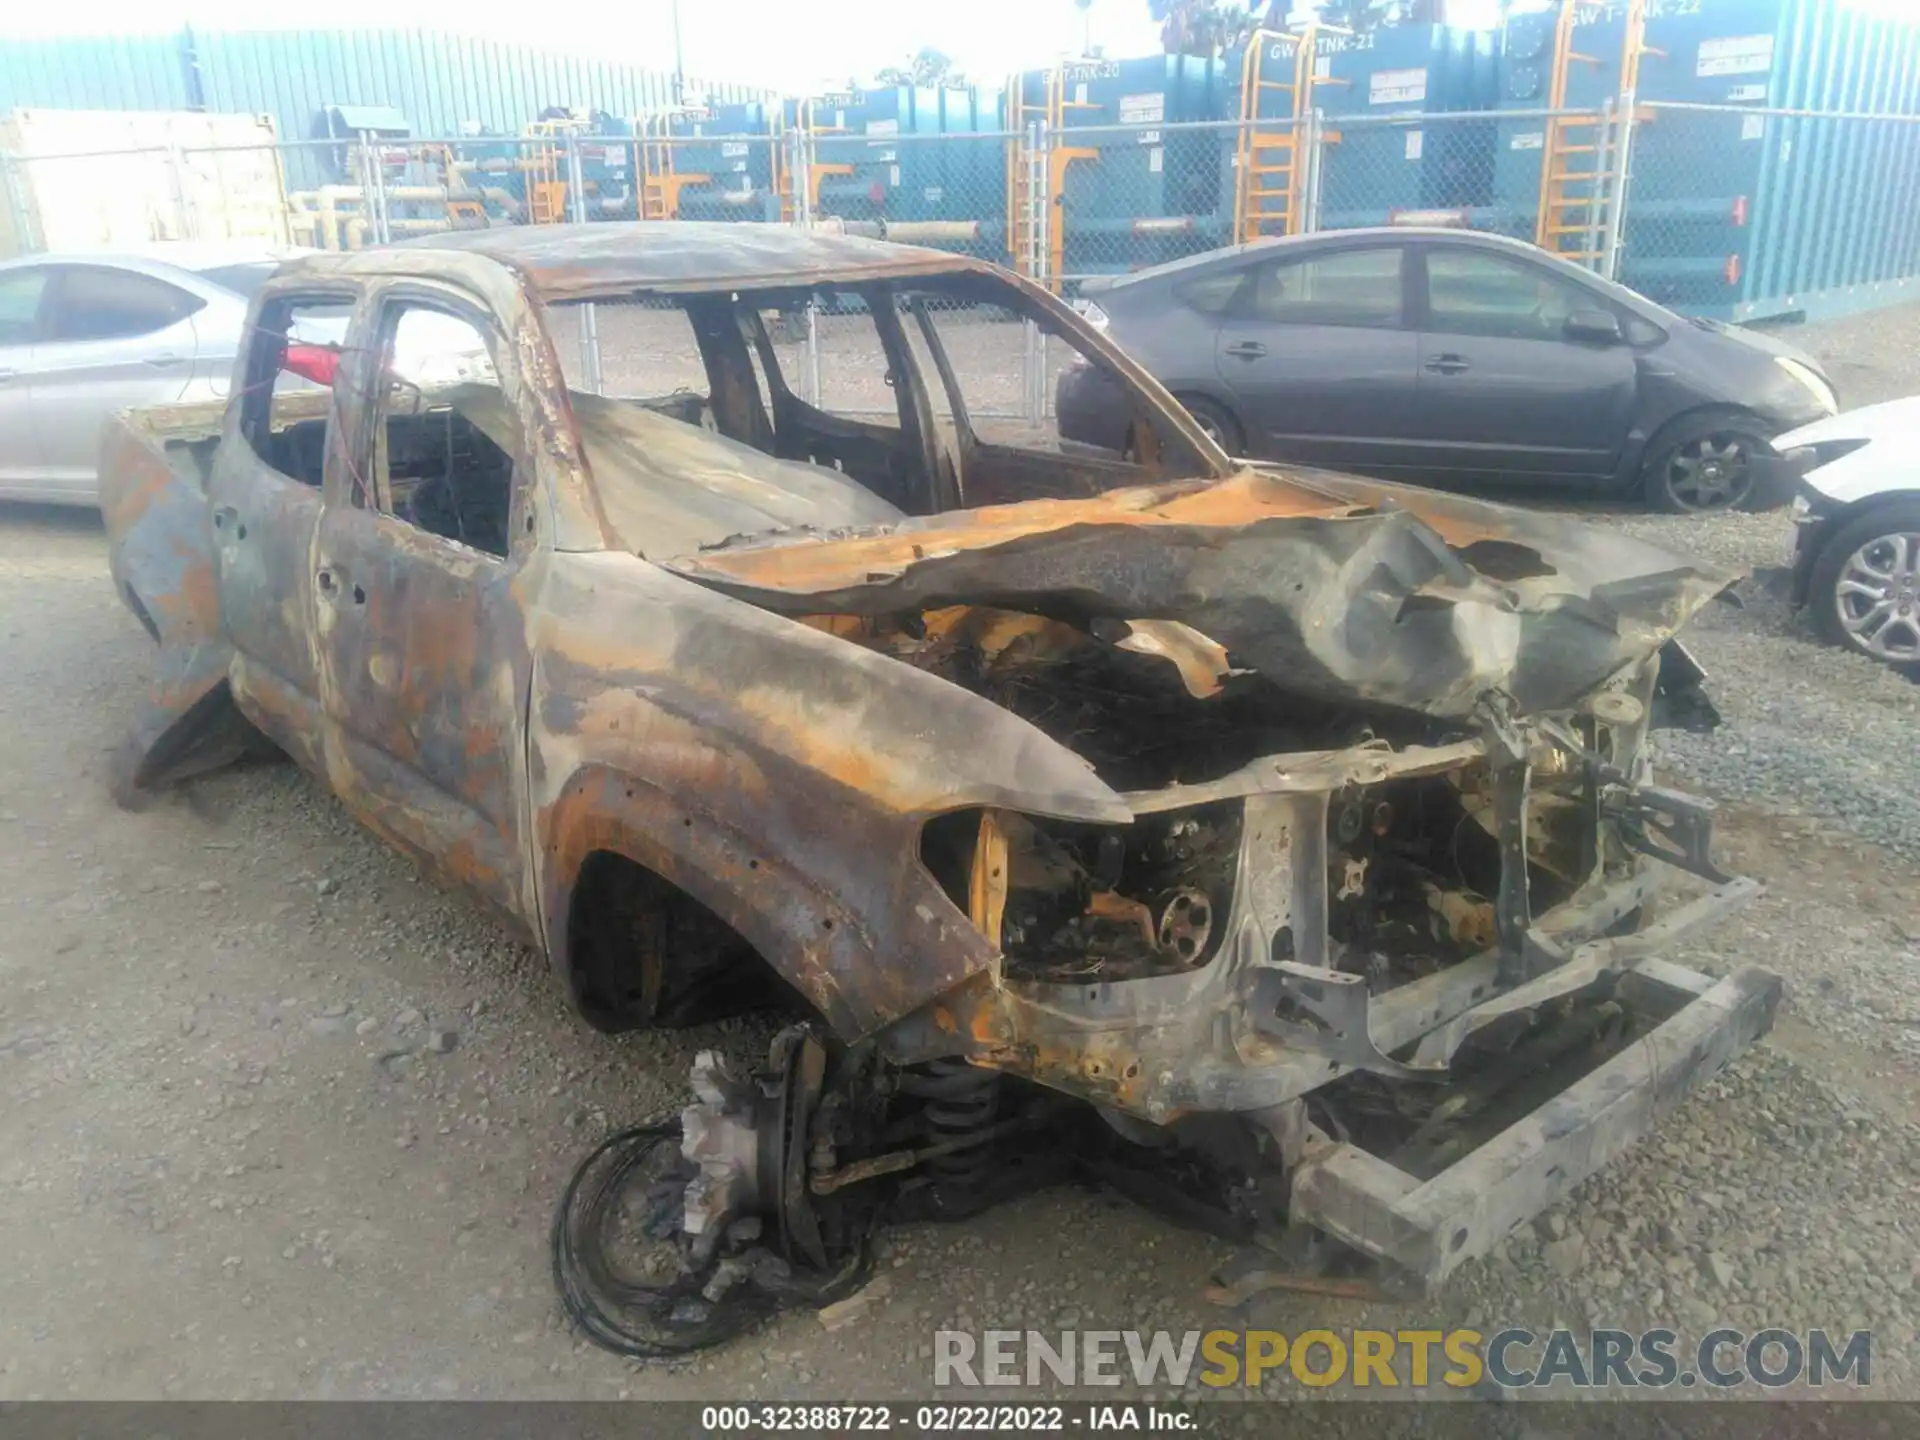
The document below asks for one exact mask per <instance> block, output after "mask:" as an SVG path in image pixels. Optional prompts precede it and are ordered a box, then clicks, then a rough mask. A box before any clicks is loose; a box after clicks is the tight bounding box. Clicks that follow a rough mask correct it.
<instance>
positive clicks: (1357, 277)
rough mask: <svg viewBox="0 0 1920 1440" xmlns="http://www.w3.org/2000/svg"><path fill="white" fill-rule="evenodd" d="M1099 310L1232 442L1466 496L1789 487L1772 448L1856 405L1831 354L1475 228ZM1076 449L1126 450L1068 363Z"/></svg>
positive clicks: (1264, 247)
mask: <svg viewBox="0 0 1920 1440" xmlns="http://www.w3.org/2000/svg"><path fill="white" fill-rule="evenodd" d="M1081 294H1082V309H1083V312H1084V313H1085V314H1086V316H1087V318H1088V319H1090V320H1091V321H1093V323H1094V324H1095V325H1096V326H1099V327H1101V328H1104V329H1105V330H1106V331H1107V332H1108V334H1109V335H1110V336H1111V337H1112V338H1113V339H1115V340H1116V341H1118V342H1119V343H1120V344H1121V345H1122V346H1123V347H1125V348H1126V349H1127V350H1128V351H1129V352H1131V353H1132V355H1133V356H1134V357H1135V358H1136V359H1138V360H1139V361H1140V362H1141V363H1142V364H1143V365H1145V366H1146V368H1147V369H1148V370H1150V371H1151V372H1152V373H1153V375H1154V376H1155V378H1157V379H1158V380H1159V381H1160V382H1161V383H1162V384H1164V385H1165V386H1166V387H1167V388H1168V389H1169V390H1171V391H1173V392H1174V394H1175V395H1177V396H1178V397H1179V398H1180V400H1181V401H1182V402H1183V403H1184V404H1185V405H1186V407H1187V409H1188V410H1189V411H1191V412H1192V414H1193V416H1194V418H1195V419H1196V420H1198V421H1199V422H1200V424H1201V425H1202V427H1203V428H1205V429H1206V430H1208V431H1209V432H1210V433H1211V434H1212V435H1213V437H1214V438H1215V439H1217V440H1218V441H1220V443H1221V444H1222V445H1223V446H1224V447H1225V448H1226V449H1228V450H1229V451H1231V452H1234V453H1239V454H1245V455H1250V456H1256V457H1261V458H1270V459H1280V460H1291V461H1296V462H1305V463H1310V464H1316V465H1323V466H1326V467H1328V468H1330V469H1336V470H1347V471H1354V472H1358V473H1361V474H1370V475H1379V476H1382V477H1385V478H1388V479H1399V480H1413V481H1418V482H1423V483H1428V484H1436V485H1443V486H1448V487H1457V486H1465V485H1469V484H1472V483H1475V482H1481V481H1516V482H1523V483H1535V484H1537V483H1542V482H1544V483H1549V484H1560V483H1565V484H1567V485H1570V486H1572V485H1578V486H1581V487H1585V488H1588V489H1594V490H1602V491H1611V492H1614V493H1619V494H1626V493H1633V492H1638V493H1640V494H1642V495H1644V496H1645V499H1646V501H1647V503H1648V504H1650V505H1652V506H1654V507H1655V508H1657V509H1663V510H1679V511H1702V510H1720V509H1727V508H1731V507H1735V506H1739V507H1744V508H1749V509H1762V508H1766V507H1768V506H1770V505H1775V504H1782V503H1785V501H1786V500H1787V499H1788V498H1789V497H1790V495H1791V493H1792V480H1793V475H1792V473H1791V472H1792V467H1791V466H1790V465H1789V464H1788V462H1786V461H1784V460H1782V459H1781V458H1780V457H1779V456H1778V455H1777V454H1776V453H1775V451H1774V449H1773V447H1772V445H1771V444H1770V441H1771V439H1772V437H1773V436H1775V435H1778V434H1781V433H1783V432H1785V431H1787V430H1790V429H1793V428H1795V427H1796V426H1800V425H1805V424H1809V423H1811V422H1812V421H1814V420H1818V419H1821V418H1823V417H1825V416H1827V415H1831V414H1833V413H1834V412H1835V410H1836V409H1837V408H1838V400H1837V397H1836V396H1835V394H1834V390H1833V386H1832V383H1831V382H1830V381H1829V380H1828V378H1827V377H1826V375H1825V374H1824V373H1823V372H1822V371H1821V369H1820V366H1819V363H1818V362H1817V361H1815V360H1814V359H1813V358H1811V357H1810V356H1808V355H1805V354H1803V353H1801V352H1800V351H1798V350H1795V349H1794V348H1792V347H1791V346H1788V345H1785V344H1782V343H1781V342H1779V341H1778V340H1775V339H1773V338H1772V337H1771V336H1768V335H1764V334H1760V333H1757V332H1754V331H1750V330H1742V329H1737V328H1735V327H1733V326H1728V325H1721V324H1718V323H1716V322H1712V321H1706V320H1690V319H1687V318H1685V317H1683V316H1680V315H1676V314H1674V313H1673V312H1672V311H1669V310H1665V309H1663V308H1661V307H1660V306H1658V305H1656V304H1654V303H1653V302H1652V301H1650V300H1647V299H1646V298H1644V297H1643V296H1640V295H1636V294H1634V293H1633V292H1632V291H1631V290H1628V289H1626V288H1624V287H1623V286H1620V285H1616V284H1613V283H1612V282H1611V281H1607V280H1603V279H1601V278H1599V277H1598V276H1596V275H1594V274H1592V273H1591V272H1589V271H1586V270H1583V269H1580V268H1579V267H1577V266H1574V265H1571V264H1569V263H1567V262H1566V261H1564V260H1560V259H1558V258H1556V257H1554V256H1552V255H1549V254H1547V253H1546V252H1545V251H1543V250H1540V249H1538V248H1537V247H1535V246H1532V245H1527V244H1524V243H1522V242H1520V241H1517V240H1510V239H1506V238H1504V237H1501V236H1497V235H1484V234H1479V233H1475V232H1472V231H1464V230H1439V229H1415V228H1394V229H1374V230H1350V231H1341V232H1336V233H1331V234H1323V235H1313V236H1305V237H1298V238H1293V239H1285V240H1266V241H1259V242H1255V243H1253V244H1249V245H1242V246H1238V247H1235V248H1232V249H1228V250H1218V251H1213V252H1210V253H1209V254H1206V255H1201V256H1196V257H1194V258H1193V259H1189V260H1181V261H1177V262H1175V263H1173V264H1170V265H1162V266H1157V267H1155V268H1154V269H1151V270H1143V271H1140V272H1138V273H1136V274H1133V275H1127V276H1121V277H1116V278H1112V279H1104V278H1103V279H1098V280H1091V281H1088V282H1086V283H1085V284H1084V286H1083V287H1082V292H1081ZM1055 402H1056V407H1057V410H1058V414H1059V424H1060V434H1061V437H1062V438H1063V439H1065V440H1068V441H1079V442H1083V443H1086V444H1091V445H1097V446H1100V447H1102V448H1107V449H1113V448H1118V447H1119V446H1120V445H1122V444H1123V443H1124V441H1123V437H1122V427H1123V426H1124V423H1125V421H1124V415H1125V412H1124V411H1123V410H1122V409H1120V408H1119V407H1118V406H1117V405H1116V403H1115V397H1113V396H1111V395H1109V394H1108V393H1107V392H1106V388H1105V386H1104V385H1103V383H1102V381H1101V378H1100V376H1099V374H1098V373H1097V372H1095V371H1093V370H1091V369H1090V368H1088V367H1084V366H1069V367H1068V368H1067V369H1065V370H1064V371H1062V372H1061V374H1060V376H1059V378H1058V381H1057V384H1056V394H1055Z"/></svg>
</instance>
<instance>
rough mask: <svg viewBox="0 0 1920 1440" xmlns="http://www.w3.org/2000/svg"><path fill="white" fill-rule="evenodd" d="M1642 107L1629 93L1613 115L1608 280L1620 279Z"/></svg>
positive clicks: (1603, 250)
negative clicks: (1637, 122)
mask: <svg viewBox="0 0 1920 1440" xmlns="http://www.w3.org/2000/svg"><path fill="white" fill-rule="evenodd" d="M1608 103H1609V104H1611V103H1612V102H1611V101H1609V102H1608ZM1639 108H1640V105H1639V101H1638V100H1636V99H1635V98H1634V93H1633V91H1631V90H1629V91H1627V92H1626V93H1625V94H1623V95H1622V96H1621V97H1620V108H1619V110H1618V111H1617V112H1616V113H1615V114H1614V116H1613V137H1614V146H1613V168H1612V170H1611V171H1610V172H1609V173H1608V174H1607V176H1606V178H1605V181H1604V183H1605V185H1606V187H1607V205H1606V216H1607V223H1606V228H1605V230H1604V231H1603V233H1602V239H1601V242H1600V245H1599V250H1600V259H1599V266H1598V268H1599V271H1600V274H1601V275H1602V276H1604V277H1605V278H1606V279H1608V280H1618V279H1619V278H1620V250H1621V246H1622V244H1623V243H1624V240H1623V237H1624V236H1625V234H1626V225H1627V192H1628V188H1629V181H1630V180H1631V178H1632V176H1633V133H1634V122H1635V120H1636V118H1637V112H1638V111H1639Z"/></svg>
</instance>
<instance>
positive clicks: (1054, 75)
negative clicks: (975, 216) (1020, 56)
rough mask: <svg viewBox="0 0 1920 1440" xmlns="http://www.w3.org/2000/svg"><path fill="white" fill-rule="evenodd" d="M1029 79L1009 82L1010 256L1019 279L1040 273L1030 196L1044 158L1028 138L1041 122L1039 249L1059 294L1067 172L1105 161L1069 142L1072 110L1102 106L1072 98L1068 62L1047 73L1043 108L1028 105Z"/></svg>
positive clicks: (1017, 77)
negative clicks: (1076, 166)
mask: <svg viewBox="0 0 1920 1440" xmlns="http://www.w3.org/2000/svg"><path fill="white" fill-rule="evenodd" d="M1024 79H1025V77H1023V76H1020V75H1015V76H1013V77H1012V78H1011V79H1010V80H1008V81H1007V129H1009V130H1011V131H1013V132H1014V133H1013V135H1012V136H1011V137H1010V138H1009V139H1008V141H1007V254H1008V256H1009V257H1010V258H1011V260H1012V262H1013V268H1014V269H1015V270H1016V271H1018V272H1019V273H1020V274H1022V275H1032V274H1033V273H1034V272H1035V270H1036V268H1037V266H1036V264H1035V260H1034V249H1035V248H1036V247H1035V237H1034V235H1033V233H1032V230H1031V226H1032V220H1033V217H1032V214H1031V211H1032V209H1033V206H1032V204H1031V203H1030V199H1029V196H1030V192H1031V189H1032V186H1033V184H1034V183H1035V179H1036V177H1035V175H1034V171H1035V169H1036V167H1037V166H1038V163H1039V157H1038V156H1036V155H1035V154H1034V151H1033V144H1032V136H1031V135H1029V134H1028V132H1027V127H1028V126H1029V125H1030V124H1032V123H1033V122H1034V121H1035V120H1039V121H1040V122H1041V124H1042V128H1043V130H1044V131H1045V134H1044V135H1043V145H1044V149H1045V154H1046V173H1045V175H1044V176H1043V177H1037V178H1038V183H1039V184H1040V186H1041V188H1042V190H1043V192H1044V193H1043V194H1042V196H1041V205H1042V208H1043V212H1044V213H1043V214H1042V215H1041V217H1040V234H1039V237H1038V240H1039V246H1040V247H1042V248H1044V250H1045V252H1046V260H1045V265H1046V278H1047V284H1048V286H1049V288H1051V289H1054V290H1058V289H1059V288H1060V275H1061V272H1062V271H1063V270H1065V268H1066V252H1067V227H1066V213H1065V205H1066V192H1067V167H1068V166H1070V165H1072V164H1073V163H1074V162H1075V161H1078V160H1098V159H1099V158H1100V152H1099V151H1098V150H1096V149H1093V148H1092V147H1090V146H1085V145H1068V144H1066V143H1065V141H1066V123H1067V111H1069V110H1097V109H1099V108H1100V107H1099V106H1098V105H1096V104H1094V103H1093V102H1092V101H1090V100H1089V101H1081V100H1069V99H1068V98H1067V66H1066V62H1065V61H1062V62H1060V63H1059V64H1057V65H1055V66H1054V67H1053V69H1051V70H1049V71H1048V72H1047V79H1046V85H1045V89H1044V99H1043V101H1042V104H1041V105H1040V106H1033V105H1029V104H1028V103H1027V100H1026V86H1025V83H1024ZM1036 111H1037V112H1038V113H1035V112H1036Z"/></svg>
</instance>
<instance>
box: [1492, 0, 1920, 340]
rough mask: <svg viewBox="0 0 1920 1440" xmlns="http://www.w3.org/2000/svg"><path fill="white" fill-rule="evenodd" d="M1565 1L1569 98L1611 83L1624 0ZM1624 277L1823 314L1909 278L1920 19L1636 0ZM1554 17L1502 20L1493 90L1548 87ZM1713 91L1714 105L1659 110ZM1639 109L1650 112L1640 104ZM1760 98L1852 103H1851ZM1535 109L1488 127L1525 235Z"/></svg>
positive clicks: (1874, 12) (1530, 207)
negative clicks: (1639, 4) (1497, 132)
mask: <svg viewBox="0 0 1920 1440" xmlns="http://www.w3.org/2000/svg"><path fill="white" fill-rule="evenodd" d="M1569 3H1572V4H1574V14H1575V24H1574V27H1573V33H1572V44H1571V49H1572V51H1573V52H1574V53H1575V54H1576V55H1579V56H1584V57H1589V58H1588V59H1585V60H1579V61H1575V62H1574V63H1573V64H1572V65H1571V66H1569V68H1568V71H1567V104H1568V105H1569V106H1571V107H1577V108H1592V107H1597V106H1598V105H1600V104H1601V103H1602V102H1603V101H1604V100H1606V99H1607V98H1609V97H1611V96H1613V95H1615V94H1616V93H1618V90H1619V88H1620V86H1621V83H1622V76H1623V74H1625V73H1626V71H1627V64H1626V62H1627V60H1628V58H1629V52H1628V45H1629V19H1630V7H1629V6H1628V4H1627V3H1625V0H1613V3H1606V4H1597V3H1591V0H1569ZM1643 13H1644V15H1645V33H1644V36H1643V40H1642V43H1643V45H1644V49H1643V50H1642V51H1641V52H1640V55H1639V63H1638V76H1637V84H1636V86H1635V99H1636V101H1637V102H1638V104H1639V105H1640V106H1641V107H1642V108H1641V110H1640V113H1639V119H1638V121H1637V123H1636V125H1635V127H1634V138H1633V153H1632V161H1631V172H1632V182H1631V186H1630V189H1629V192H1628V202H1627V206H1626V209H1625V212H1624V225H1623V230H1622V242H1623V243H1622V248H1621V255H1620V278H1621V279H1622V280H1624V281H1625V282H1626V283H1627V284H1629V285H1631V286H1633V287H1634V288H1635V289H1637V290H1640V291H1642V292H1644V293H1645V294H1647V295H1650V296H1652V297H1653V298H1654V299H1656V300H1659V301H1661V302H1662V303H1664V304H1667V305H1671V306H1673V307H1675V308H1676V309H1680V310H1683V311H1686V312H1687V313H1689V314H1696V315H1705V316H1711V317H1717V318H1721V319H1729V320H1752V319H1759V318H1763V317H1766V316H1770V315H1780V314H1787V313H1821V314H1826V313H1833V312H1835V311H1837V310H1845V309H1858V308H1864V307H1867V306H1872V305H1879V304H1887V303H1891V302H1893V301H1896V300H1900V299H1906V298H1911V297H1912V296H1914V295H1916V294H1920V278H1916V277H1920V123H1916V122H1914V121H1901V120H1898V119H1871V118H1865V116H1866V115H1868V114H1871V115H1885V116H1899V115H1908V116H1912V115H1916V114H1917V113H1920V24H1917V23H1915V20H1914V19H1912V18H1910V17H1907V16H1896V15H1893V14H1890V13H1888V12H1886V11H1885V10H1884V9H1867V8H1864V7H1861V6H1856V5H1854V4H1852V3H1850V0H1646V4H1645V7H1644V12H1643ZM1556 19H1557V15H1556V14H1555V13H1554V12H1548V13H1545V14H1539V15H1528V16H1517V17H1515V18H1514V19H1513V20H1512V21H1511V22H1510V23H1509V25H1508V27H1507V31H1506V36H1505V46H1504V52H1505V53H1504V55H1503V77H1502V104H1503V106H1504V107H1505V108H1509V109H1520V108H1532V107H1535V106H1538V105H1541V104H1544V103H1545V99H1546V95H1547V91H1548V87H1549V83H1550V77H1551V74H1552V69H1553V63H1554V62H1553V53H1552V51H1553V46H1552V37H1553V33H1554V26H1555V22H1556ZM1677 105H1691V106H1712V107H1715V108H1714V109H1712V110H1697V109H1693V110H1687V109H1673V108H1662V107H1663V106H1666V107H1672V106H1677ZM1649 106H1651V107H1652V108H1650V109H1649V108H1647V107H1649ZM1767 110H1776V111H1777V110H1812V111H1823V112H1859V113H1858V114H1857V115H1856V118H1850V119H1848V118H1840V119H1836V118H1832V117H1831V116H1829V115H1824V114H1823V115H1781V114H1772V115H1769V114H1763V113H1759V112H1762V111H1767ZM1543 134H1544V127H1543V126H1542V125H1541V124H1540V122H1538V121H1512V122H1504V123H1503V125H1502V136H1501V149H1500V155H1499V159H1498V161H1497V167H1498V168H1497V170H1496V184H1495V190H1496V193H1497V196H1498V199H1499V201H1500V202H1501V213H1502V214H1504V215H1507V216H1510V217H1511V218H1512V220H1513V222H1514V226H1515V227H1516V228H1515V233H1523V234H1527V235H1529V236H1531V234H1532V230H1531V220H1532V217H1533V215H1534V212H1535V209H1536V205H1537V202H1538V198H1539V193H1540V188H1539V187H1540V173H1541V171H1540V162H1541V153H1542V152H1541V145H1542V140H1543Z"/></svg>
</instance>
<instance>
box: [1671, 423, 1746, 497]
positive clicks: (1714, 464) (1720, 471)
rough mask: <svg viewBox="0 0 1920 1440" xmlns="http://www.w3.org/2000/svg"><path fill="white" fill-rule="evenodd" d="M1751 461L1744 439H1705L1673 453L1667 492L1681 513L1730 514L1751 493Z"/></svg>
mask: <svg viewBox="0 0 1920 1440" xmlns="http://www.w3.org/2000/svg"><path fill="white" fill-rule="evenodd" d="M1752 460H1753V453H1752V450H1751V449H1750V447H1749V444H1748V441H1747V440H1746V439H1745V438H1744V437H1743V436H1740V435H1737V434H1733V433H1718V434H1713V435H1704V436H1702V437H1701V438H1700V439H1698V440H1692V441H1689V442H1688V443H1687V444H1685V445H1682V446H1681V447H1680V448H1679V449H1678V450H1676V451H1674V452H1673V456H1672V458H1671V459H1669V460H1668V461H1667V489H1668V490H1669V491H1670V492H1672V494H1673V498H1674V499H1675V501H1677V502H1678V504H1679V507H1680V508H1681V509H1683V510H1695V511H1707V510H1731V509H1733V508H1734V507H1735V506H1736V505H1739V504H1741V503H1742V502H1744V501H1745V500H1746V498H1747V495H1748V492H1749V491H1751V490H1752V489H1753V464H1752Z"/></svg>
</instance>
